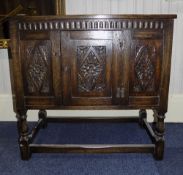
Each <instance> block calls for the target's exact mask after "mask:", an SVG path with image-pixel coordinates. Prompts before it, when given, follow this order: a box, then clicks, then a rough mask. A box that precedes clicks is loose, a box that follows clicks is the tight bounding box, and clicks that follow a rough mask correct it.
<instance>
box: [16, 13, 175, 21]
mask: <svg viewBox="0 0 183 175" xmlns="http://www.w3.org/2000/svg"><path fill="white" fill-rule="evenodd" d="M15 18H16V19H34V20H36V19H38V20H46V19H48V20H51V19H91V18H92V19H108V18H109V19H110V18H111V19H175V18H177V15H176V14H156V15H143V14H138V15H135V14H132V15H130V14H128V15H63V16H18V17H15Z"/></svg>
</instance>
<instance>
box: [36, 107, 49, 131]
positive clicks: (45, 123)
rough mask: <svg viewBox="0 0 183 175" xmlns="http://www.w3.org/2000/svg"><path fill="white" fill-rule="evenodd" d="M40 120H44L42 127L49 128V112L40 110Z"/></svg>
mask: <svg viewBox="0 0 183 175" xmlns="http://www.w3.org/2000/svg"><path fill="white" fill-rule="evenodd" d="M38 116H39V119H42V125H41V126H42V127H43V128H46V127H47V112H46V111H45V110H40V111H39V113H38Z"/></svg>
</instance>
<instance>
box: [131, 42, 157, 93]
mask: <svg viewBox="0 0 183 175" xmlns="http://www.w3.org/2000/svg"><path fill="white" fill-rule="evenodd" d="M155 57H156V48H155V47H154V46H149V45H140V46H137V47H136V57H135V65H134V66H135V67H134V73H135V78H136V81H135V82H136V83H135V85H134V91H135V92H140V91H153V90H154V78H155V65H154V64H153V59H155Z"/></svg>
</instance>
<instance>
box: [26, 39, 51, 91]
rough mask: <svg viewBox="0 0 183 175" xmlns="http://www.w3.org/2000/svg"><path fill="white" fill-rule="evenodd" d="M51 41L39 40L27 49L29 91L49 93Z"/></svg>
mask: <svg viewBox="0 0 183 175" xmlns="http://www.w3.org/2000/svg"><path fill="white" fill-rule="evenodd" d="M49 49H50V46H49V43H48V42H38V43H36V44H34V45H33V46H30V47H28V48H27V50H26V59H27V60H26V62H27V66H26V70H25V71H26V77H27V87H28V92H29V93H48V92H49V91H50V85H49V84H50V80H49V59H50V55H49V53H50V52H49Z"/></svg>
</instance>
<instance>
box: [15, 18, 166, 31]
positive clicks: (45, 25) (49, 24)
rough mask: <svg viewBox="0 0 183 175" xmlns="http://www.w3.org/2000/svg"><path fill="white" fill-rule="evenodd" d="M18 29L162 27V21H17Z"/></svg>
mask: <svg viewBox="0 0 183 175" xmlns="http://www.w3.org/2000/svg"><path fill="white" fill-rule="evenodd" d="M18 28H19V30H26V31H29V30H31V31H42V30H119V29H163V28H164V22H163V21H151V20H122V19H116V20H115V19H114V20H110V19H93V20H90V19H83V20H78V19H73V20H57V21H56V20H55V21H53V20H52V21H49V20H48V21H44V22H43V21H37V22H28V21H27V22H19V23H18Z"/></svg>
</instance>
